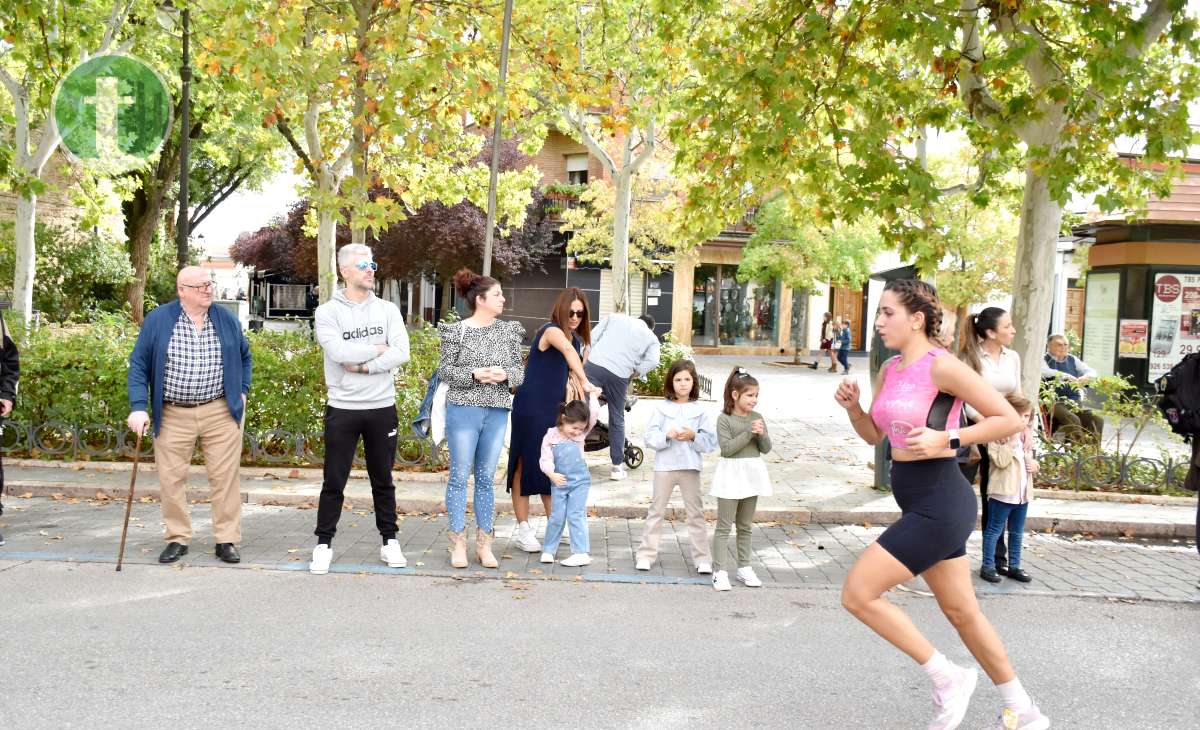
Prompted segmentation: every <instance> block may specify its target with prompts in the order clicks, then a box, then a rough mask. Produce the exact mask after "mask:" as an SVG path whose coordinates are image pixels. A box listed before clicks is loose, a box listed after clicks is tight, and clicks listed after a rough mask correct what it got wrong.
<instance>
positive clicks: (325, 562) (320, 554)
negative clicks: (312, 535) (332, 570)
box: [308, 544, 333, 575]
mask: <svg viewBox="0 0 1200 730" xmlns="http://www.w3.org/2000/svg"><path fill="white" fill-rule="evenodd" d="M332 562H333V548H331V547H329V546H328V545H321V544H318V545H317V546H316V547H315V548H313V556H312V562H311V563H309V564H308V572H310V573H312V574H313V575H325V574H326V573H328V572H329V564H330V563H332Z"/></svg>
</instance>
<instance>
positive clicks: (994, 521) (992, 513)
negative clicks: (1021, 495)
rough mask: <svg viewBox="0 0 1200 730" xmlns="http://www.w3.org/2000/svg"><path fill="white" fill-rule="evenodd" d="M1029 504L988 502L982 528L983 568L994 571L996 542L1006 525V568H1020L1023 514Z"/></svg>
mask: <svg viewBox="0 0 1200 730" xmlns="http://www.w3.org/2000/svg"><path fill="white" fill-rule="evenodd" d="M1028 511H1029V503H1028V502H1026V503H1025V504H1009V503H1008V502H1001V501H1000V500H998V499H989V500H988V521H987V524H986V525H984V526H983V567H985V568H992V569H995V567H996V542H997V541H998V540H999V539H1000V535H1001V534H1002V533H1003V532H1004V526H1005V525H1008V567H1010V568H1019V567H1021V537H1022V534H1023V533H1024V532H1025V513H1026V512H1028Z"/></svg>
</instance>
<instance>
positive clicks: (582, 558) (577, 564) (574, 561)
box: [558, 553, 592, 568]
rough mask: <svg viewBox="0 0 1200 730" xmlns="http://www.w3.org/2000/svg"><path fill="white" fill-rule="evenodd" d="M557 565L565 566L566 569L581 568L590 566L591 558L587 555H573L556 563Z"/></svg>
mask: <svg viewBox="0 0 1200 730" xmlns="http://www.w3.org/2000/svg"><path fill="white" fill-rule="evenodd" d="M558 564H559V565H565V566H567V567H568V568H582V567H583V566H585V565H591V564H592V556H591V555H588V554H587V553H575V554H574V555H572V556H570V557H567V558H563V559H562V560H560V561H558Z"/></svg>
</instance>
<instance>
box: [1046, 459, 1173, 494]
mask: <svg viewBox="0 0 1200 730" xmlns="http://www.w3.org/2000/svg"><path fill="white" fill-rule="evenodd" d="M1037 459H1038V463H1039V465H1040V467H1041V469H1040V470H1039V472H1038V475H1037V480H1038V481H1039V482H1041V483H1043V484H1051V485H1054V486H1056V487H1061V488H1072V489H1074V490H1075V491H1079V490H1080V489H1087V490H1094V489H1129V490H1136V491H1139V492H1145V491H1160V492H1165V491H1168V490H1182V489H1184V488H1185V487H1184V485H1185V482H1186V481H1187V475H1188V462H1187V461H1186V460H1185V461H1175V460H1174V459H1170V458H1168V459H1167V460H1165V461H1163V460H1161V459H1148V458H1144V457H1140V456H1133V457H1128V458H1127V457H1124V456H1114V455H1108V454H1086V453H1084V454H1072V453H1069V452H1063V451H1048V452H1044V453H1041V454H1039V455H1038V456H1037Z"/></svg>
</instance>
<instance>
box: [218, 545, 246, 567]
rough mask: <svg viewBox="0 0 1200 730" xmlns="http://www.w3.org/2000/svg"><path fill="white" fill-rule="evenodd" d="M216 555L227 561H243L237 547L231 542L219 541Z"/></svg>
mask: <svg viewBox="0 0 1200 730" xmlns="http://www.w3.org/2000/svg"><path fill="white" fill-rule="evenodd" d="M216 555H217V557H218V558H220V559H221V560H224V561H225V562H226V563H240V562H242V556H241V555H238V551H237V548H235V547H234V546H233V543H231V542H219V543H217V549H216Z"/></svg>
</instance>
